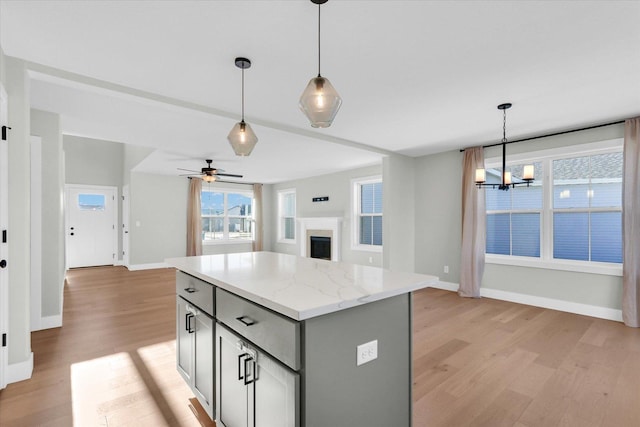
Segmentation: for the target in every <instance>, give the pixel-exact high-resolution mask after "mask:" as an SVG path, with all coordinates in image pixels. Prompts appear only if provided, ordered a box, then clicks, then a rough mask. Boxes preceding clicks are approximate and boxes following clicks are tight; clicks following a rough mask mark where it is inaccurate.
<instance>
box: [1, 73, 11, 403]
mask: <svg viewBox="0 0 640 427" xmlns="http://www.w3.org/2000/svg"><path fill="white" fill-rule="evenodd" d="M7 100H8V97H7V92H5V90H4V87H3V86H2V85H1V84H0V128H2V127H4V126H7V104H8V101H7ZM2 130H3V132H2V133H3V135H2V137H0V336H1V337H2V338H1V340H2V342H0V390H1V389H3V388H5V386H6V385H7V383H6V379H5V369H6V367H7V347H6V345H5V344H6V342H5V337H6V335H5V334H6V333H7V324H8V321H7V319H8V315H9V303H8V301H7V299H8V298H9V292H8V287H9V272H8V271H7V270H8V269H9V266H8V263H9V259H7V257H8V251H9V249H8V247H7V239H8V236H7V233H8V231H7V225H8V222H9V220H8V217H9V208H8V204H9V196H8V193H9V185H8V182H9V172H8V169H9V160H8V148H7V145H8V142H7V141H6V140H5V138H6V139H8V135H9V130H8V129H4V128H3V129H2Z"/></svg>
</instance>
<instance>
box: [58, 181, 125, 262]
mask: <svg viewBox="0 0 640 427" xmlns="http://www.w3.org/2000/svg"><path fill="white" fill-rule="evenodd" d="M116 193H117V190H116V188H115V187H100V186H81V185H68V186H66V195H67V206H66V207H67V209H66V212H67V224H66V236H67V237H66V241H67V257H68V260H69V268H75V267H92V266H97V265H113V264H114V263H115V262H116V248H117V227H116V224H117V222H118V219H117V209H116V205H117V201H116Z"/></svg>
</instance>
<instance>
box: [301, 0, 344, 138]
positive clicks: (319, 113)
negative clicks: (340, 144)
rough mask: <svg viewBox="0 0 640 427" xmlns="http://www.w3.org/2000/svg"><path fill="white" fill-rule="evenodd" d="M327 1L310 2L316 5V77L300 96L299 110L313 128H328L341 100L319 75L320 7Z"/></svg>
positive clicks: (330, 85) (312, 0)
mask: <svg viewBox="0 0 640 427" xmlns="http://www.w3.org/2000/svg"><path fill="white" fill-rule="evenodd" d="M326 2H327V0H311V3H314V4H317V5H318V76H317V77H314V78H312V79H311V80H309V84H308V85H307V87H306V89H305V90H304V92H302V95H301V96H300V102H299V105H300V109H301V110H302V112H303V113H304V114H305V115H306V116H307V118H308V119H309V121H310V122H311V126H312V127H314V128H328V127H329V126H331V123H332V122H333V119H334V118H335V117H336V114H337V113H338V110H339V109H340V105H341V104H342V98H340V95H338V92H337V91H336V90H335V88H334V87H333V85H332V84H331V82H330V81H329V79H327V78H326V77H322V75H320V5H321V4H324V3H326Z"/></svg>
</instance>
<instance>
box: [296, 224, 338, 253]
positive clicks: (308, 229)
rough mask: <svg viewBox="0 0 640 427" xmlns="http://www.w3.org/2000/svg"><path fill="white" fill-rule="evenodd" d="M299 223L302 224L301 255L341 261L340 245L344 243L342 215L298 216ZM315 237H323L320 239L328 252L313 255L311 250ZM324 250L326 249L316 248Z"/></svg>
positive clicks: (320, 242)
mask: <svg viewBox="0 0 640 427" xmlns="http://www.w3.org/2000/svg"><path fill="white" fill-rule="evenodd" d="M298 224H299V225H300V226H299V228H298V230H299V232H300V233H299V234H298V235H299V236H300V246H299V250H300V255H301V256H304V257H310V258H322V259H328V260H331V261H340V246H341V245H342V238H341V237H340V236H341V231H342V218H341V217H315V218H308V217H307V218H298ZM315 237H323V238H324V239H321V240H319V241H318V243H319V244H320V245H322V246H325V247H326V248H327V249H326V252H324V253H322V255H317V256H316V255H315V253H314V255H312V254H311V250H312V246H314V243H312V239H313V238H315ZM316 250H324V249H319V248H318V249H316Z"/></svg>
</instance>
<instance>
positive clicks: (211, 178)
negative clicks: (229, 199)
mask: <svg viewBox="0 0 640 427" xmlns="http://www.w3.org/2000/svg"><path fill="white" fill-rule="evenodd" d="M202 180H203V181H205V182H213V181H215V180H216V177H215V176H213V175H204V176H203V177H202Z"/></svg>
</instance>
